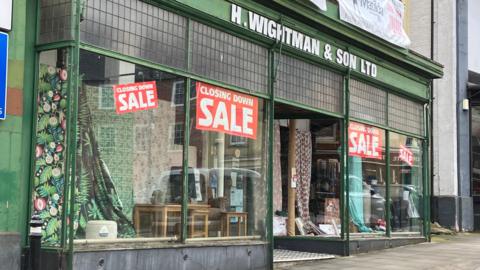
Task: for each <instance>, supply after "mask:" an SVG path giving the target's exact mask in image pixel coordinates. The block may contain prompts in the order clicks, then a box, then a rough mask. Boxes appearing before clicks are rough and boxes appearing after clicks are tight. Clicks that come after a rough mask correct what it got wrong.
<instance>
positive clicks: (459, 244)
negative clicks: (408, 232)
mask: <svg viewBox="0 0 480 270" xmlns="http://www.w3.org/2000/svg"><path fill="white" fill-rule="evenodd" d="M274 269H275V270H286V269H295V270H310V269H322V270H323V269H325V270H349V269H355V270H360V269H368V270H371V269H382V270H383V269H385V270H408V269H415V270H421V269H433V270H480V234H477V233H464V234H457V235H454V236H437V237H433V238H432V242H430V243H421V244H417V245H409V246H403V247H397V248H391V249H386V250H381V251H375V252H370V253H364V254H358V255H355V256H350V257H337V258H335V259H330V260H321V261H315V262H304V263H296V264H295V265H288V266H285V265H284V266H282V265H276V266H275V267H274Z"/></svg>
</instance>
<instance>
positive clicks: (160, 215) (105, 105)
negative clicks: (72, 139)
mask: <svg viewBox="0 0 480 270" xmlns="http://www.w3.org/2000/svg"><path fill="white" fill-rule="evenodd" d="M80 59H81V61H80V74H81V75H80V76H81V79H82V80H81V85H80V89H79V106H78V110H79V111H78V123H77V124H78V132H79V133H78V142H77V158H76V159H77V170H76V173H77V179H78V180H77V183H76V188H77V193H76V205H75V210H76V212H75V214H76V219H75V220H74V222H75V228H76V238H88V239H91V238H97V239H105V238H115V237H119V238H120V237H178V236H179V235H180V228H181V226H180V216H181V215H180V209H181V207H180V203H181V201H182V200H181V194H182V192H181V191H182V170H181V168H182V162H183V152H182V149H183V123H184V106H183V103H180V102H179V98H177V97H178V96H183V92H184V87H183V86H184V79H183V78H181V77H178V76H176V75H172V74H169V73H165V72H160V71H158V70H153V69H150V68H146V67H142V66H139V65H135V64H132V63H128V62H124V61H119V60H116V59H113V58H109V57H105V56H101V55H97V54H94V53H90V52H86V51H81V54H80ZM139 82H154V84H155V85H156V89H157V90H156V94H157V96H158V107H157V108H153V109H148V110H140V111H136V112H128V113H123V114H117V113H116V109H115V108H116V106H118V105H116V104H115V100H114V92H113V87H114V86H115V85H121V84H130V83H139ZM130 98H131V97H130V96H129V98H127V99H126V100H128V102H129V103H130V102H132V100H130ZM139 102H140V101H139Z"/></svg>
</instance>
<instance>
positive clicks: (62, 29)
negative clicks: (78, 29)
mask: <svg viewBox="0 0 480 270" xmlns="http://www.w3.org/2000/svg"><path fill="white" fill-rule="evenodd" d="M72 6H73V2H72V1H70V0H44V1H42V3H41V5H40V26H39V31H40V32H39V35H38V42H39V43H51V42H55V41H64V40H72V39H73V36H72V30H73V27H72V25H71V20H72V8H73V7H72Z"/></svg>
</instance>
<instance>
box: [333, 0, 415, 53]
mask: <svg viewBox="0 0 480 270" xmlns="http://www.w3.org/2000/svg"><path fill="white" fill-rule="evenodd" d="M338 3H339V7H340V19H341V20H343V21H346V22H348V23H350V24H353V25H355V26H357V27H360V28H362V29H363V30H365V31H368V32H370V33H372V34H374V35H377V36H379V37H381V38H383V39H385V40H387V41H389V42H390V43H393V44H395V45H397V46H400V47H408V46H409V45H410V39H409V38H408V36H407V33H405V30H404V29H403V13H404V5H403V3H402V2H400V1H399V0H338Z"/></svg>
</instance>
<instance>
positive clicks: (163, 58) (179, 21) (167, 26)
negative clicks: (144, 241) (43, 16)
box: [40, 0, 187, 68]
mask: <svg viewBox="0 0 480 270" xmlns="http://www.w3.org/2000/svg"><path fill="white" fill-rule="evenodd" d="M46 2H67V0H46ZM68 2H69V3H70V4H69V5H68V6H67V8H68V9H65V11H66V12H68V13H67V14H69V13H71V10H72V8H71V1H70V0H68ZM42 3H43V2H42ZM83 3H84V5H83V6H82V7H83V12H82V15H83V16H82V21H81V22H80V39H81V40H82V42H85V43H88V44H92V45H94V46H97V47H103V48H106V49H108V50H112V51H116V52H119V53H122V54H125V55H129V56H132V57H137V58H143V59H147V60H149V61H152V62H155V63H160V64H164V65H168V66H172V67H175V68H185V65H186V57H185V56H186V47H187V46H186V43H187V19H186V18H185V17H182V16H180V15H178V14H175V13H173V12H170V11H167V10H164V9H161V8H159V7H158V6H155V5H152V4H150V3H146V2H143V1H138V0H122V1H119V0H103V1H84V2H83ZM57 7H61V9H59V10H60V11H64V9H63V6H58V5H57ZM55 11H57V9H55ZM65 11H64V12H65ZM51 13H52V14H55V15H56V16H54V17H57V16H59V17H60V16H61V14H62V13H60V15H57V14H56V13H55V12H53V9H52V11H51ZM67 19H68V20H69V19H70V17H67ZM42 23H43V21H42ZM52 23H53V27H52ZM57 25H58V26H57ZM64 25H67V26H68V25H69V21H67V22H63V21H59V22H58V23H56V21H53V22H50V20H46V21H45V22H44V23H43V24H42V27H41V29H43V28H45V32H46V33H47V34H49V35H48V36H47V37H45V38H43V32H42V35H40V37H41V39H42V40H43V39H45V40H51V38H49V37H50V35H52V34H50V32H57V31H52V29H53V30H56V29H57V27H58V28H60V29H63V27H64ZM43 26H44V27H43ZM56 26H57V27H56ZM68 33H70V31H69V32H68ZM52 41H53V40H52Z"/></svg>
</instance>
